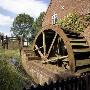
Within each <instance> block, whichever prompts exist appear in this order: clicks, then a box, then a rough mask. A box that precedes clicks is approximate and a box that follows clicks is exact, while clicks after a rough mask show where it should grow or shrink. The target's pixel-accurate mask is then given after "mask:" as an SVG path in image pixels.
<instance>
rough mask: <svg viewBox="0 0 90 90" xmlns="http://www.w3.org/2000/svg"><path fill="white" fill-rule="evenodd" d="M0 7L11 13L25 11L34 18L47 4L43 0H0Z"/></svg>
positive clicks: (44, 9)
mask: <svg viewBox="0 0 90 90" xmlns="http://www.w3.org/2000/svg"><path fill="white" fill-rule="evenodd" d="M0 7H2V8H3V9H5V10H8V11H10V12H12V13H15V14H19V13H27V14H29V15H31V16H32V17H34V18H36V17H38V16H39V14H40V12H43V11H46V9H47V4H46V3H44V2H43V0H0Z"/></svg>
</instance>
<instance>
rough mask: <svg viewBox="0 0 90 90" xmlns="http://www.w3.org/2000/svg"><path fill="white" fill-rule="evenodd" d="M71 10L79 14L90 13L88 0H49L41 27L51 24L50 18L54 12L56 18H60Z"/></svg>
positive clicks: (89, 0) (89, 1)
mask: <svg viewBox="0 0 90 90" xmlns="http://www.w3.org/2000/svg"><path fill="white" fill-rule="evenodd" d="M73 11H76V12H78V13H79V14H81V15H84V14H87V13H90V0H51V3H50V4H49V7H48V9H47V12H46V15H45V17H44V19H43V23H42V27H44V26H46V25H49V24H52V21H51V20H52V19H51V18H52V15H53V14H54V13H56V14H57V16H58V19H62V18H63V17H64V16H67V15H68V14H69V13H70V12H73Z"/></svg>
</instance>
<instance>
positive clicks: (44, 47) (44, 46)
mask: <svg viewBox="0 0 90 90" xmlns="http://www.w3.org/2000/svg"><path fill="white" fill-rule="evenodd" d="M43 49H44V56H45V55H46V43H45V33H44V32H43Z"/></svg>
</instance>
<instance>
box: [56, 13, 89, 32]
mask: <svg viewBox="0 0 90 90" xmlns="http://www.w3.org/2000/svg"><path fill="white" fill-rule="evenodd" d="M87 22H90V14H87V15H85V16H80V15H78V14H77V13H70V14H69V15H68V16H66V17H65V18H64V19H62V20H59V21H58V24H59V25H60V26H61V27H62V28H63V29H65V30H69V31H73V32H77V33H78V32H83V31H84V30H85V28H87V26H88V25H89V23H87Z"/></svg>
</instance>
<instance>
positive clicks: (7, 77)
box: [0, 48, 31, 90]
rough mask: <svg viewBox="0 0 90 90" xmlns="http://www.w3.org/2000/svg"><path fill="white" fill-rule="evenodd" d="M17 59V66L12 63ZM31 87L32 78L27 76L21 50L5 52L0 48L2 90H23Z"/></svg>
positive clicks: (0, 86) (0, 81)
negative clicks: (13, 59) (27, 86)
mask: <svg viewBox="0 0 90 90" xmlns="http://www.w3.org/2000/svg"><path fill="white" fill-rule="evenodd" d="M12 58H15V59H16V62H17V66H15V65H14V64H12V63H11V60H12ZM27 83H28V85H29V86H30V85H31V81H30V77H29V76H27V75H26V73H25V71H24V69H23V67H22V64H21V58H20V53H19V50H18V49H17V50H4V49H2V48H0V90H22V89H23V87H25V86H26V85H27Z"/></svg>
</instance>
